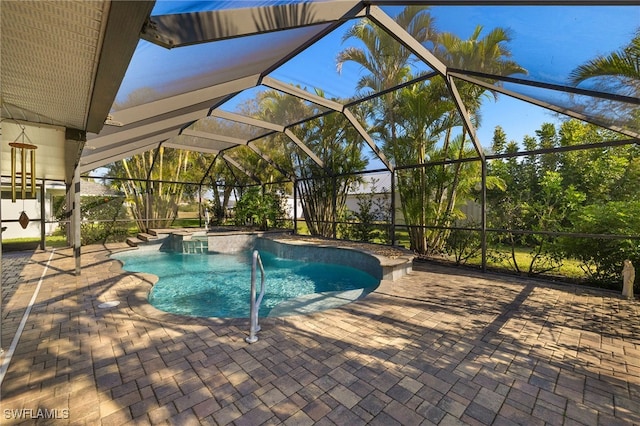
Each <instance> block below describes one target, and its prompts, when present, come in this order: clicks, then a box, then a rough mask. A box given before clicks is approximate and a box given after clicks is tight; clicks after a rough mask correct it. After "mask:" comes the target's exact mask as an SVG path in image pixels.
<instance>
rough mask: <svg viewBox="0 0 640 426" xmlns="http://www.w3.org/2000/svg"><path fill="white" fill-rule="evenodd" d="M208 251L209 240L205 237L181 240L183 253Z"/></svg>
mask: <svg viewBox="0 0 640 426" xmlns="http://www.w3.org/2000/svg"><path fill="white" fill-rule="evenodd" d="M208 251H209V242H208V241H207V240H206V239H193V240H183V241H182V252H183V253H207V252H208Z"/></svg>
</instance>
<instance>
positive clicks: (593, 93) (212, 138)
mask: <svg viewBox="0 0 640 426" xmlns="http://www.w3.org/2000/svg"><path fill="white" fill-rule="evenodd" d="M426 3H427V2H422V1H403V2H400V1H397V2H396V1H370V2H366V3H361V2H355V1H354V2H327V3H314V4H305V6H304V7H306V8H307V10H311V9H314V10H316V9H315V8H318V9H317V10H319V11H320V12H319V13H318V15H313V17H312V18H309V19H308V20H306V21H304V22H303V23H302V24H301V23H300V22H294V25H292V27H295V28H310V30H309V33H310V34H312V36H311V37H310V38H309V39H308V40H307V41H306V42H305V43H303V44H302V45H300V46H299V47H298V48H297V49H295V50H294V51H292V52H291V53H290V54H288V55H285V56H284V57H282V58H281V60H279V61H275V62H274V63H273V64H272V65H271V66H270V67H268V68H267V69H266V70H263V72H261V73H260V74H258V75H255V74H250V75H241V76H240V78H238V79H235V80H233V81H228V82H226V83H223V84H226V85H228V86H230V88H229V89H227V90H226V91H223V92H224V93H222V94H218V93H215V92H216V91H215V88H213V87H212V88H201V89H198V90H197V91H196V92H195V93H196V94H201V95H202V99H203V100H202V102H200V103H194V102H185V103H184V105H185V107H184V108H183V110H185V111H186V110H187V109H191V110H192V111H193V112H194V113H193V114H191V112H192V111H188V112H185V113H184V114H183V115H181V116H180V117H179V120H176V122H177V121H180V120H182V122H183V125H182V126H181V127H180V126H177V125H176V124H170V125H168V126H165V127H163V132H161V133H160V134H159V137H155V138H154V137H150V138H148V139H149V140H148V142H145V141H144V140H143V142H142V143H141V144H138V143H137V142H138V140H136V141H135V142H136V143H135V144H134V145H136V146H137V149H139V150H140V152H142V151H146V150H148V149H149V148H155V147H158V146H160V145H163V146H167V147H173V148H183V149H189V148H196V150H203V151H202V152H206V151H204V150H205V149H206V148H205V146H209V147H210V148H209V149H210V151H209V152H213V153H215V154H216V159H218V160H221V161H226V162H227V164H228V165H230V167H234V168H235V169H237V170H241V172H242V173H244V172H246V170H244V171H242V169H243V168H242V166H241V165H240V164H238V163H237V162H235V161H233V159H232V158H231V157H230V156H229V155H227V151H230V150H232V149H234V147H235V146H236V145H246V146H249V147H252V145H253V144H252V142H254V141H255V140H257V139H255V138H245V139H244V140H243V139H241V138H233V137H232V136H229V135H225V134H209V135H205V134H202V133H200V131H198V130H193V128H190V126H191V125H192V124H193V123H194V122H197V120H201V119H202V118H196V117H198V116H199V115H200V116H201V115H202V110H203V109H205V108H206V107H207V106H208V111H207V113H206V116H207V117H212V116H213V117H218V118H220V115H225V114H226V118H232V119H233V120H236V121H237V122H238V123H243V124H244V125H246V126H251V125H259V126H265V127H264V128H265V129H267V130H268V132H267V133H265V135H268V134H272V133H273V132H280V133H284V134H285V135H287V136H288V137H289V138H290V139H291V140H292V141H293V142H294V143H296V144H297V145H298V146H299V147H300V149H303V150H305V143H304V141H301V140H299V139H297V138H296V136H295V134H294V133H293V132H291V131H290V128H291V127H293V126H295V125H298V124H300V123H304V122H305V121H309V120H313V119H316V118H317V117H318V116H320V115H321V114H318V115H313V116H310V117H306V118H304V119H302V120H298V121H296V122H294V123H288V124H287V125H283V124H277V123H272V122H266V121H261V122H256V121H255V120H256V119H255V118H253V117H242V116H240V115H237V114H236V113H235V112H231V111H228V110H225V109H224V108H223V107H222V106H223V105H224V103H225V102H227V101H229V99H230V98H231V97H232V96H231V95H232V94H235V93H238V92H241V91H242V90H243V89H246V88H250V87H254V86H258V85H264V86H267V87H269V88H271V89H273V90H278V91H280V92H282V93H287V94H288V95H290V96H295V97H298V98H300V99H302V100H304V101H307V102H311V103H315V104H317V105H319V106H322V107H324V108H327V109H328V110H329V111H337V112H339V113H342V114H345V116H346V117H347V119H348V120H349V121H350V122H351V123H352V124H353V125H354V127H355V128H356V129H357V130H358V132H359V133H360V134H361V136H362V137H363V138H364V140H365V141H366V142H367V144H368V145H369V147H370V148H371V149H372V151H373V152H374V153H376V154H379V157H378V159H379V161H380V163H381V164H382V165H383V166H384V168H383V170H387V171H389V172H390V173H392V174H393V173H395V172H396V170H403V169H410V168H416V167H429V166H433V165H436V164H442V162H425V163H423V164H419V165H393V164H392V163H391V162H390V161H389V160H387V159H386V158H385V156H384V154H383V153H382V151H381V149H380V148H379V146H378V145H377V144H376V141H375V140H374V139H373V138H372V137H371V136H370V135H368V134H367V132H366V130H365V126H363V125H362V124H361V123H359V122H358V121H357V120H356V119H355V117H354V116H353V114H351V113H350V110H349V108H352V107H354V106H356V105H357V104H358V103H359V102H363V101H365V100H367V99H371V98H373V97H378V96H382V95H383V94H384V92H380V93H375V94H371V95H368V96H365V97H363V98H361V99H356V100H352V101H351V102H349V103H338V102H336V101H333V100H328V99H325V98H321V97H319V96H316V95H314V94H313V93H310V92H309V91H307V90H304V89H301V88H300V87H295V86H293V85H291V84H288V83H286V82H283V81H280V80H277V79H275V78H273V77H272V76H271V75H272V72H273V71H274V70H277V69H278V67H279V66H280V65H282V64H284V63H286V62H287V61H289V60H291V59H292V58H294V57H295V56H296V54H297V53H299V52H300V51H302V50H304V49H305V48H306V47H308V46H309V45H311V44H312V43H313V42H315V41H316V40H317V39H319V38H321V37H323V36H325V35H327V34H328V33H330V32H331V31H332V30H333V29H334V28H336V27H338V26H340V25H342V24H343V23H344V22H346V21H349V20H353V19H360V18H362V17H364V16H366V17H368V18H369V19H370V20H372V21H373V22H374V23H375V24H376V25H378V26H379V27H382V28H384V29H385V30H386V31H387V32H389V33H391V34H392V35H393V36H394V37H395V38H396V39H397V40H398V41H399V42H400V43H401V44H403V45H404V46H405V47H406V48H408V49H409V50H411V51H412V52H413V54H414V55H415V56H416V57H418V58H419V59H420V60H422V61H423V62H424V64H426V65H427V66H428V68H430V69H432V70H434V71H433V73H430V74H427V75H425V76H421V77H419V78H418V79H417V80H420V79H428V78H433V77H436V76H440V77H441V78H444V79H445V80H446V83H447V85H448V86H449V89H450V92H451V95H452V96H453V97H454V98H455V99H456V104H457V108H458V111H459V113H460V116H461V117H462V118H463V119H464V122H465V123H464V125H465V128H466V130H467V132H468V133H469V134H470V135H471V141H472V142H473V144H474V147H475V149H476V152H477V154H478V155H477V158H467V159H464V160H460V161H465V162H466V161H480V162H481V164H482V172H483V173H482V182H483V184H482V190H483V192H484V191H486V182H485V179H486V161H488V160H490V159H492V158H493V156H490V155H486V154H485V153H484V151H483V149H482V146H481V145H480V142H479V141H478V139H477V137H476V136H475V129H474V126H473V124H472V123H471V121H470V119H469V118H468V116H469V115H468V113H467V111H466V108H465V106H464V104H463V103H462V101H461V99H460V97H459V94H458V93H457V84H456V81H459V80H464V81H467V82H472V83H475V84H478V85H480V86H483V87H485V88H486V89H488V90H492V91H495V92H497V93H502V94H505V95H508V96H511V97H513V98H516V99H519V100H522V101H524V102H528V103H531V104H534V105H537V106H540V107H543V108H546V109H549V110H552V111H555V112H558V113H562V114H565V115H568V116H570V117H574V118H578V119H581V120H583V121H586V122H591V123H593V124H596V125H599V126H602V127H604V128H608V129H611V130H614V131H617V132H619V133H622V134H624V135H626V136H628V137H629V138H630V139H629V140H627V141H622V142H612V144H619V143H627V144H637V143H638V133H637V130H638V129H629V128H623V127H622V126H618V125H616V123H615V122H612V121H609V122H607V120H603V119H602V118H601V117H600V118H598V117H591V116H588V115H587V114H584V113H583V112H578V111H572V110H571V109H568V108H567V107H566V105H558V104H554V103H552V102H548V101H546V100H542V99H539V98H536V97H533V96H529V95H527V94H521V93H519V92H518V91H517V90H516V89H515V88H516V87H528V88H535V90H544V91H547V93H570V94H573V95H580V96H589V97H593V98H600V99H606V100H609V101H614V102H622V103H624V104H626V105H634V106H635V108H637V105H640V101H639V100H638V99H637V98H634V97H630V96H627V95H625V94H620V93H609V92H603V91H598V90H593V89H582V88H576V87H573V86H569V85H566V84H565V85H563V84H557V83H556V82H545V81H536V80H533V79H520V78H513V77H508V76H500V75H493V74H483V73H481V72H478V71H475V70H462V69H454V68H448V67H447V66H446V65H445V64H444V63H442V62H441V61H440V60H439V59H437V58H436V57H435V56H434V55H433V54H432V53H431V52H430V51H429V50H428V49H426V48H425V47H424V46H422V45H420V44H419V43H417V42H416V41H415V40H414V39H413V38H412V37H410V36H409V35H408V33H407V32H406V31H405V29H403V28H401V27H399V26H398V25H397V24H396V23H395V21H394V20H393V19H392V18H391V17H390V16H389V15H388V14H387V13H385V11H384V8H385V7H386V6H398V5H406V4H426ZM472 3H473V5H474V6H480V5H481V4H484V5H486V4H491V5H498V6H500V5H516V6H532V5H535V6H545V5H553V6H556V5H558V4H562V5H570V6H577V5H593V4H594V2H580V1H567V2H550V1H537V2H533V1H489V2H482V1H477V2H468V1H440V2H428V4H431V5H434V4H437V5H443V6H468V5H470V4H472ZM595 3H597V4H599V3H598V2H595ZM602 3H603V4H604V3H605V2H602ZM269 4H270V5H268V6H266V7H265V8H264V10H266V11H270V12H272V13H273V16H280V17H282V18H285V17H286V18H289V19H290V21H292V22H293V21H295V17H294V16H293V15H284V14H282V15H278V12H279V11H285V10H288V9H287V8H288V7H289V6H291V4H290V3H289V2H284V3H283V4H280V5H275V6H273V5H271V4H272V3H269ZM293 4H294V5H296V4H297V5H298V6H299V7H303V6H300V5H299V4H298V2H293ZM336 4H339V5H340V6H341V7H343V9H340V10H334V9H335V6H336ZM606 4H611V2H606ZM615 4H619V5H628V4H629V3H628V2H615ZM292 10H293V9H292ZM252 13H253V12H251V9H249V8H245V9H236V10H233V11H231V10H221V11H214V12H204V13H203V15H202V16H205V15H213V16H215V17H216V18H219V19H218V21H216V22H222V21H223V20H224V19H231V17H232V16H233V19H237V20H238V21H241V17H242V16H245V15H246V16H253V15H252ZM267 15H269V13H267V12H265V16H267ZM316 16H320V17H317V18H316ZM322 16H325V17H331V18H332V19H328V22H330V23H329V24H326V23H325V21H324V20H323V19H322V18H321V17H322ZM223 18H224V19H223ZM175 19H177V20H178V21H180V22H182V23H185V24H187V25H184V27H187V28H188V26H189V25H188V24H189V23H191V24H193V23H194V22H198V19H199V18H198V15H197V14H196V15H193V14H190V15H185V16H178V17H175V16H174V17H162V16H158V17H155V16H152V17H151V20H150V22H151V23H153V25H149V26H147V27H146V29H145V30H144V31H143V38H145V39H147V40H153V41H154V42H157V43H159V44H165V45H170V46H172V47H174V48H176V49H179V47H177V46H179V43H184V44H187V45H191V44H197V43H200V42H204V41H205V40H202V39H201V37H203V36H204V38H205V39H206V38H207V37H209V39H206V41H211V40H212V39H216V38H219V39H225V38H229V39H231V38H235V37H242V35H243V34H240V33H236V34H231V35H230V34H220V33H218V30H217V29H215V28H213V27H211V26H206V25H205V26H203V28H204V30H203V32H202V33H201V34H195V35H194V34H192V33H190V32H189V31H187V32H186V34H180V35H177V34H172V33H171V32H170V31H169V28H170V26H171V25H170V23H171V22H174V21H173V20H175ZM194 19H195V20H196V21H194ZM314 19H315V20H314ZM248 21H251V19H248ZM283 21H285V22H286V21H287V19H283ZM242 22H245V21H242ZM275 24H276V23H275V22H266V21H265V22H263V23H262V25H264V26H265V27H266V28H267V29H266V30H265V29H264V28H262V29H259V28H257V26H256V28H248V27H251V26H252V25H254V24H253V23H249V24H247V28H243V30H245V32H246V33H251V32H252V31H254V32H266V33H268V32H269V31H270V30H274V31H275V30H283V29H282V28H280V27H278V28H276V27H275V26H272V27H270V26H271V25H275ZM314 25H317V26H318V28H319V30H318V31H317V32H316V33H314V31H312V30H311V28H313V27H314ZM207 31H211V33H207ZM220 31H222V32H224V31H225V30H224V29H222V30H220ZM283 31H285V30H283ZM240 32H241V30H240ZM179 37H184V38H183V39H180V38H179ZM194 37H196V38H194ZM176 40H178V42H176ZM486 79H491V80H493V81H499V82H502V83H503V86H498V85H495V84H491V83H488V82H487V81H486ZM413 83H415V81H412V82H407V83H404V84H403V86H405V85H409V84H413ZM509 85H511V86H509ZM510 87H511V88H510ZM398 88H399V87H398V86H396V87H394V88H391V89H389V90H397V89H398ZM212 94H215V96H214V98H217V100H215V101H211V100H210V99H211V97H212V96H211V95H212ZM179 96H181V95H176V98H177V97H179ZM198 99H200V98H198ZM205 99H209V100H205ZM157 102H158V103H162V102H163V100H158V101H157ZM133 109H134V110H135V109H136V107H134V108H133ZM165 111H168V110H165ZM122 112H125V111H116V112H115V113H114V115H115V114H117V113H122ZM123 116H124V115H123ZM192 117H193V119H192ZM148 118H151V117H148ZM151 124H152V123H150V125H151ZM125 127H126V125H125ZM178 127H180V130H178V135H175V131H176V129H177V128H178ZM116 134H117V133H114V136H115V135H116ZM265 135H262V136H263V137H264V136H265ZM106 136H107V137H108V134H107V135H106ZM165 136H169V137H165ZM136 137H137V136H136ZM98 139H100V137H99V138H98ZM189 141H191V143H188V142H189ZM97 142H98V141H97ZM91 143H92V142H91V141H89V142H88V144H89V145H91ZM98 143H99V142H98ZM198 144H201V145H202V146H198ZM212 144H214V145H213V146H214V147H213V148H211V146H212ZM98 148H100V147H99V146H98ZM585 148H588V147H585ZM125 152H126V155H129V154H131V153H132V152H133V151H132V150H131V147H126V146H125V144H121V145H119V146H115V147H110V148H109V150H107V153H108V154H111V156H109V155H106V156H105V155H104V152H97V153H96V154H97V155H98V156H100V157H101V158H100V160H99V161H101V162H104V161H105V158H107V159H115V158H117V157H118V156H120V157H121V158H124V157H122V155H123V153H125ZM305 152H307V154H308V155H309V156H310V157H311V158H312V160H313V161H314V162H315V163H316V164H318V165H320V166H321V165H322V164H321V162H319V161H318V160H319V159H317V158H314V156H313V152H311V150H309V149H308V148H306V150H305ZM256 154H257V155H263V156H264V154H263V153H262V154H261V153H260V152H257V153H256ZM520 155H526V154H523V153H517V154H514V156H520ZM89 156H90V154H89ZM264 159H265V160H266V161H267V160H269V159H268V158H264ZM456 161H458V160H447V162H448V163H451V164H455V163H456ZM267 162H269V161H267ZM234 163H235V164H234ZM95 164H96V163H87V165H85V166H84V167H85V168H86V167H89V166H90V165H95ZM212 165H213V164H212ZM272 165H273V164H272ZM274 167H275V165H274ZM209 170H211V167H209ZM85 171H86V170H85ZM373 171H377V170H373ZM373 171H370V172H373ZM367 172H369V171H363V173H367ZM283 174H284V173H283ZM207 178H208V176H206V175H205V176H203V178H202V179H201V180H200V182H190V183H189V184H194V185H195V184H198V185H200V186H202V185H203V184H204V182H205V180H206V179H207ZM290 178H293V179H292V180H293V181H294V183H295V179H296V178H295V176H291V177H290ZM392 182H393V179H392ZM256 184H261V182H256ZM294 186H295V185H294ZM294 195H295V194H294ZM484 198H486V197H483V199H484ZM483 206H484V202H483ZM485 215H486V210H485V207H483V214H482V217H483V219H482V225H481V228H480V229H479V231H480V232H482V233H483V246H486V232H488V231H490V230H488V229H487V228H486V217H485ZM391 226H392V227H393V226H395V225H394V224H393V223H392V225H391ZM523 232H526V231H523ZM607 237H611V236H607ZM631 237H634V236H631ZM624 238H629V236H624ZM483 252H485V254H484V256H483V267H484V265H486V260H485V256H486V250H483Z"/></svg>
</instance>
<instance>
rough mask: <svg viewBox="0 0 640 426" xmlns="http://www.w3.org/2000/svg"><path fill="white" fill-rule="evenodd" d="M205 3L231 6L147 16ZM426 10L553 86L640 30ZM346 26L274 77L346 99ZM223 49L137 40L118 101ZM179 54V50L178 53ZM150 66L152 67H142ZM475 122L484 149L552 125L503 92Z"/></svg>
mask: <svg viewBox="0 0 640 426" xmlns="http://www.w3.org/2000/svg"><path fill="white" fill-rule="evenodd" d="M251 3H264V2H246V1H244V2H242V3H241V4H242V5H247V4H251ZM211 4H216V6H217V7H220V6H222V7H230V6H236V5H238V4H239V2H237V1H235V2H187V1H183V2H178V3H175V2H166V1H158V2H157V3H156V8H155V9H154V14H164V13H176V12H179V11H193V10H197V9H198V8H203V9H206V8H208V7H210V5H211ZM208 5H209V6H208ZM383 9H384V10H385V11H386V12H387V13H389V14H390V15H392V16H393V15H394V14H395V13H397V11H399V10H400V8H397V7H394V8H389V7H385V8H383ZM431 11H432V12H431V13H432V15H433V16H434V17H435V24H436V27H437V29H438V30H439V31H447V32H453V33H455V34H456V35H458V36H459V37H460V38H463V39H465V38H468V36H469V35H470V34H471V33H472V31H473V29H474V28H475V27H476V25H483V27H484V29H485V31H487V32H488V31H489V30H491V29H492V28H494V27H496V26H500V27H503V28H507V29H508V30H509V31H510V33H511V35H512V41H511V43H510V48H511V51H512V53H513V59H514V60H515V61H517V62H518V63H519V64H520V65H522V66H523V67H524V68H526V69H527V70H528V71H529V77H531V78H534V79H535V80H538V81H545V82H550V83H560V84H562V83H564V82H565V81H566V77H567V75H568V73H569V72H570V71H571V70H572V69H574V68H575V67H576V66H578V65H580V64H582V63H584V62H585V61H587V60H589V59H591V58H593V57H594V56H596V55H606V54H608V53H610V52H612V51H615V50H619V49H620V48H621V47H623V46H624V45H626V44H627V43H628V42H629V40H630V39H631V38H632V37H633V35H634V32H635V31H636V30H637V29H638V28H639V27H640V6H624V7H621V6H616V7H614V6H606V7H605V6H598V7H577V6H551V7H538V6H536V7H532V6H514V7H504V6H502V7H501V6H494V7H486V6H483V7H480V6H474V7H467V6H455V7H454V6H438V7H433V8H432V9H431ZM349 25H351V23H347V24H345V25H344V26H343V27H342V28H341V29H340V31H339V32H336V33H333V34H331V35H329V36H328V37H327V38H326V40H324V41H322V42H321V43H319V44H318V45H317V46H314V47H312V48H310V49H308V50H307V51H305V52H303V53H302V54H300V55H299V56H298V57H296V58H294V59H293V60H292V61H290V63H289V64H287V65H286V66H284V67H282V68H281V69H279V70H277V71H276V72H275V73H274V76H276V77H277V78H280V79H282V80H284V81H286V82H289V83H293V84H299V85H301V86H302V87H308V88H313V87H323V88H324V89H325V91H326V92H327V94H328V95H329V96H331V95H335V96H351V95H352V94H353V93H354V87H355V83H356V82H357V80H358V78H359V76H361V75H362V70H360V69H359V68H358V67H356V66H355V65H351V66H345V67H344V69H343V72H342V74H340V75H339V74H337V72H336V63H335V58H336V55H337V54H338V52H339V51H340V50H342V49H344V48H345V47H346V46H348V45H349V44H350V43H352V42H347V43H342V42H341V39H342V34H343V31H344V29H345V28H346V27H347V26H349ZM229 44H230V45H232V44H233V45H234V46H236V47H232V48H231V49H230V52H229V54H228V56H227V55H225V57H222V58H210V57H208V55H206V54H203V53H202V52H206V50H205V48H204V47H203V48H200V47H196V46H194V47H192V48H177V49H173V50H171V51H166V50H164V49H162V48H160V47H157V46H152V45H148V44H146V42H141V46H140V49H139V50H140V52H137V53H136V55H135V56H134V60H133V61H132V64H131V67H130V70H129V72H128V74H127V77H125V81H124V82H123V85H122V87H121V93H119V96H118V100H120V101H122V100H123V98H124V97H126V95H127V93H128V92H130V91H131V90H133V89H135V88H137V87H138V85H140V84H149V85H152V86H153V85H154V84H155V85H156V86H157V87H158V88H160V90H161V88H162V87H166V86H168V85H169V84H168V83H167V82H171V80H173V81H174V82H172V83H171V84H175V83H178V82H179V81H180V78H181V76H182V75H183V74H182V73H187V74H184V75H188V73H189V72H191V73H193V72H194V70H197V71H198V72H201V71H202V70H206V69H207V67H214V68H215V67H216V66H219V65H217V64H219V63H220V62H223V63H225V64H226V63H232V62H234V61H238V60H239V59H240V51H241V49H240V47H241V41H236V42H229ZM201 46H204V45H201ZM252 47H253V48H255V46H252ZM180 49H184V50H183V51H181V52H178V50H180ZM167 52H171V53H170V54H169V53H167ZM249 55H251V54H250V53H249ZM176 58H179V59H176ZM163 61H165V62H163ZM216 61H217V62H216ZM150 63H151V64H153V66H151V67H150V66H149V64H150ZM136 75H137V77H136ZM187 78H188V77H187ZM185 80H186V78H185ZM154 82H155V83H154ZM548 96H549V97H550V98H551V99H553V98H554V97H555V96H556V94H554V93H549V94H548ZM482 117H483V124H482V126H481V128H480V129H479V130H478V135H479V137H480V140H481V142H482V144H483V145H484V146H489V145H490V144H491V137H492V135H493V129H494V127H495V126H496V125H501V126H502V127H503V128H504V129H505V131H506V133H507V137H508V138H509V139H510V140H516V141H518V142H520V141H521V140H522V138H523V136H524V135H531V136H533V135H535V130H537V129H538V128H539V127H540V125H541V124H542V123H543V122H555V121H556V119H555V117H554V116H553V115H552V114H551V113H550V112H549V111H547V110H544V109H542V108H539V107H535V106H531V105H529V104H527V103H525V102H522V101H518V100H514V99H512V98H510V97H508V96H504V95H500V97H499V100H498V102H495V103H494V102H493V101H490V100H487V101H485V103H484V105H483V113H482Z"/></svg>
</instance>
